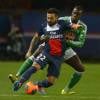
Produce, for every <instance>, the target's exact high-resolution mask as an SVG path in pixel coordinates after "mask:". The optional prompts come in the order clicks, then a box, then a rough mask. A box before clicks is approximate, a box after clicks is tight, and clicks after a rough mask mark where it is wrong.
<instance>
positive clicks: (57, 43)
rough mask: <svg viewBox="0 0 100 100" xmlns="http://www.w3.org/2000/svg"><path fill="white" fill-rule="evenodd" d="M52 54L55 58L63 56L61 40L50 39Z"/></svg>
mask: <svg viewBox="0 0 100 100" xmlns="http://www.w3.org/2000/svg"><path fill="white" fill-rule="evenodd" d="M49 46H50V54H51V55H53V56H61V55H62V42H61V40H60V39H50V40H49Z"/></svg>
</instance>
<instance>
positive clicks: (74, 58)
mask: <svg viewBox="0 0 100 100" xmlns="http://www.w3.org/2000/svg"><path fill="white" fill-rule="evenodd" d="M82 12H83V10H82V9H81V8H80V7H79V6H77V7H75V8H74V9H73V11H72V16H69V17H67V16H65V17H61V18H60V20H65V21H69V22H71V23H79V24H81V25H82V27H81V28H79V29H78V30H76V31H74V32H73V30H71V31H69V33H68V35H67V36H66V38H67V39H69V40H68V41H67V44H68V45H69V48H67V49H66V52H65V56H64V58H65V62H66V63H67V64H69V65H71V66H72V67H73V68H74V69H75V70H76V71H75V73H74V74H73V75H72V78H71V80H70V82H69V83H68V85H67V86H65V88H64V89H63V90H62V94H65V93H66V92H68V91H69V90H71V89H72V88H73V87H74V86H75V85H76V83H77V82H78V81H79V80H80V78H81V76H82V73H83V72H84V66H83V65H82V63H81V61H80V59H79V57H78V55H77V54H76V53H75V51H74V50H73V49H72V48H71V47H82V46H83V45H84V42H85V38H86V32H87V27H86V25H85V24H84V23H83V22H81V21H80V20H79V18H80V16H81V14H82ZM33 40H34V38H33ZM32 46H33V43H32ZM30 50H32V47H31V49H29V51H30ZM29 51H28V53H27V56H29V55H30V52H29ZM30 58H32V59H33V58H34V56H32V57H30ZM30 58H29V59H27V60H26V62H25V63H24V64H23V65H22V66H21V68H20V69H19V71H18V73H17V76H20V75H21V74H22V73H23V72H24V71H25V70H26V69H27V68H29V66H31V65H32V60H31V59H30ZM29 61H30V62H29ZM25 66H28V67H27V68H25ZM69 93H70V92H69Z"/></svg>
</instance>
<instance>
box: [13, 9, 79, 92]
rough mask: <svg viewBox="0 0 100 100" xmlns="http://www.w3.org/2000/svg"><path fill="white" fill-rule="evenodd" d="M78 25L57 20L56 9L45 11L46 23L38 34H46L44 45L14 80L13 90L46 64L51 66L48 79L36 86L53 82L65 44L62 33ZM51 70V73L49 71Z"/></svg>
mask: <svg viewBox="0 0 100 100" xmlns="http://www.w3.org/2000/svg"><path fill="white" fill-rule="evenodd" d="M77 27H79V26H78V25H75V24H74V25H71V24H70V23H65V22H64V21H59V22H58V11H57V10H56V9H54V8H51V9H49V10H48V11H47V24H46V25H45V26H42V28H41V31H39V33H40V34H44V35H47V37H48V39H47V40H46V42H45V47H44V50H43V51H42V53H40V54H39V55H38V56H37V57H36V59H35V62H34V63H33V65H32V67H30V68H29V69H28V70H27V71H26V72H25V73H24V74H23V75H22V76H21V78H20V79H19V80H18V81H15V82H14V85H13V86H14V87H13V89H14V91H17V90H18V89H19V88H20V87H21V86H22V84H23V83H24V82H25V81H26V80H28V79H29V78H30V76H31V75H32V74H33V73H35V72H36V71H37V70H39V69H43V68H44V67H45V66H46V65H47V64H49V68H50V67H53V68H52V70H51V71H49V73H48V79H46V80H43V81H41V82H38V83H37V85H38V87H39V88H40V87H45V88H47V87H50V86H52V85H53V84H54V81H55V79H56V78H57V77H58V76H59V73H60V66H61V63H62V60H63V53H64V50H65V46H66V40H65V38H64V35H65V33H66V31H67V30H68V29H70V28H73V29H77ZM49 68H48V70H49ZM50 72H52V74H51V73H50Z"/></svg>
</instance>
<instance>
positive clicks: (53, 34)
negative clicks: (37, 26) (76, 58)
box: [43, 22, 66, 56]
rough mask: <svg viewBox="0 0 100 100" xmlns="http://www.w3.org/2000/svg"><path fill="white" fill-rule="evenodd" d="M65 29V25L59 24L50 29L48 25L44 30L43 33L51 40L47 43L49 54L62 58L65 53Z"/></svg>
mask: <svg viewBox="0 0 100 100" xmlns="http://www.w3.org/2000/svg"><path fill="white" fill-rule="evenodd" d="M65 31H66V30H65V29H64V26H63V23H60V22H59V23H57V24H55V25H53V26H52V27H50V26H49V25H46V26H45V27H44V28H43V33H44V34H46V35H48V36H49V40H48V42H47V43H46V46H45V51H46V52H49V53H50V54H51V55H57V56H61V55H62V54H63V53H62V52H63V48H64V46H65V39H64V33H65Z"/></svg>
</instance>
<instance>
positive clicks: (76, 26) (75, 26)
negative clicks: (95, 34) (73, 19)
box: [71, 24, 81, 30]
mask: <svg viewBox="0 0 100 100" xmlns="http://www.w3.org/2000/svg"><path fill="white" fill-rule="evenodd" d="M80 27H81V25H79V24H72V25H71V28H72V29H75V30H76V29H78V28H80Z"/></svg>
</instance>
